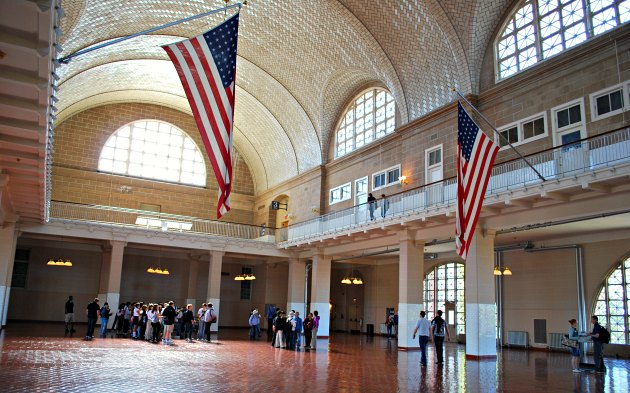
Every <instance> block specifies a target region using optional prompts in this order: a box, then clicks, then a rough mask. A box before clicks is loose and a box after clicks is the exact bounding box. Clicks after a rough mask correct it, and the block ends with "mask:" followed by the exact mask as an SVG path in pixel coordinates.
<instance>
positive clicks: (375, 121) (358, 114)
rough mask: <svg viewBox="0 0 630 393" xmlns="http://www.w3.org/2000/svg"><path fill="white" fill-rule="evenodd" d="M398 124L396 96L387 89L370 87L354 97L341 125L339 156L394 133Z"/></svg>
mask: <svg viewBox="0 0 630 393" xmlns="http://www.w3.org/2000/svg"><path fill="white" fill-rule="evenodd" d="M395 127H396V104H395V102H394V97H392V95H391V94H389V93H388V92H386V91H385V90H383V89H371V90H368V91H366V92H364V93H363V94H361V95H360V96H359V97H357V98H355V99H354V102H353V103H352V105H351V106H350V108H348V111H347V112H346V113H345V114H344V116H343V119H342V120H341V124H339V128H337V135H336V138H335V157H341V156H343V155H346V154H348V153H350V152H352V151H354V150H356V149H358V148H360V147H362V146H365V145H367V144H369V143H371V142H373V141H375V140H377V139H379V138H382V137H384V136H385V135H388V134H391V133H392V132H394V128H395Z"/></svg>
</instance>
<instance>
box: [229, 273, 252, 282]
mask: <svg viewBox="0 0 630 393" xmlns="http://www.w3.org/2000/svg"><path fill="white" fill-rule="evenodd" d="M255 279H256V276H255V275H254V274H253V273H243V274H237V275H236V276H234V281H252V280H255Z"/></svg>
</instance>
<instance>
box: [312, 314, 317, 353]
mask: <svg viewBox="0 0 630 393" xmlns="http://www.w3.org/2000/svg"><path fill="white" fill-rule="evenodd" d="M318 330H319V313H318V312H317V310H315V311H313V329H312V330H311V331H312V334H311V336H312V337H311V349H317V331H318Z"/></svg>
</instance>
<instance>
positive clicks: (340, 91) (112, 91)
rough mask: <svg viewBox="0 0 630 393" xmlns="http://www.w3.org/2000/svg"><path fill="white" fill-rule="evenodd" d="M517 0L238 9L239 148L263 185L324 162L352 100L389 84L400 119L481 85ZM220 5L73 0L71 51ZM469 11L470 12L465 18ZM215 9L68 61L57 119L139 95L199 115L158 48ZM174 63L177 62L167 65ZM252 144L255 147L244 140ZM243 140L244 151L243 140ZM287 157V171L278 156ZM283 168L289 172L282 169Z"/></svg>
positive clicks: (259, 4) (341, 0)
mask: <svg viewBox="0 0 630 393" xmlns="http://www.w3.org/2000/svg"><path fill="white" fill-rule="evenodd" d="M511 3H512V2H511V1H509V0H496V1H490V2H484V1H481V0H473V1H469V0H451V1H448V2H447V1H440V0H414V1H407V2H401V1H398V0H381V1H378V2H365V1H359V0H319V1H304V2H291V1H286V2H274V1H254V2H252V3H250V5H248V6H247V7H245V8H244V9H243V11H242V13H241V26H240V28H239V44H238V45H239V47H238V49H239V59H238V61H237V65H238V69H237V81H236V83H237V104H236V113H235V125H236V126H237V128H238V132H236V131H235V146H237V149H239V151H240V152H241V154H242V157H243V159H244V160H245V161H246V162H247V163H248V165H253V166H257V165H258V166H260V165H262V168H253V167H252V168H250V169H251V172H252V174H253V176H254V178H255V182H256V185H257V192H262V191H264V190H265V189H266V188H268V187H272V186H274V185H277V184H279V183H281V182H282V181H285V180H287V179H289V178H290V177H292V176H297V175H299V174H300V173H302V172H304V171H306V170H308V169H311V168H313V167H315V166H317V165H320V164H322V163H323V162H325V161H326V160H328V159H329V157H327V151H328V143H329V140H330V135H331V134H332V133H334V126H335V122H336V120H337V117H338V116H339V113H340V112H341V111H342V110H343V107H345V105H346V104H347V103H348V102H349V100H350V99H351V98H352V97H351V95H352V94H353V93H354V92H356V91H357V90H358V89H360V88H361V87H362V86H364V85H366V84H378V85H382V86H384V87H386V88H387V89H388V90H389V91H390V92H391V93H392V95H393V96H394V98H395V100H396V103H397V106H398V112H399V118H400V121H401V123H402V124H404V123H407V122H409V121H411V120H413V119H416V118H418V117H420V116H422V115H424V114H426V113H427V112H429V111H431V110H433V109H435V108H437V107H439V106H441V105H444V104H446V103H448V102H449V101H451V100H452V99H453V95H452V93H451V92H450V87H451V86H453V85H455V86H457V87H459V88H460V89H461V90H463V91H464V92H474V91H475V90H476V83H477V81H478V73H479V69H480V67H481V61H482V59H483V54H484V51H485V48H487V45H488V40H489V39H490V36H491V32H492V31H494V28H495V26H496V25H497V23H499V19H500V17H501V16H502V15H503V13H504V10H505V9H506V7H507V5H508V4H511ZM224 4H225V3H224V1H222V0H212V1H209V0H161V1H156V0H137V1H133V2H130V1H123V0H101V1H86V0H64V2H63V7H64V8H65V9H66V15H67V16H66V18H64V19H63V21H62V24H61V28H62V30H63V31H64V33H65V34H64V36H63V37H62V40H61V42H60V43H61V45H62V47H63V48H64V49H65V51H64V52H63V54H64V55H67V54H69V53H74V52H76V51H78V50H81V49H85V48H88V47H90V46H92V45H97V44H100V43H103V42H107V41H108V40H112V39H116V38H119V37H122V36H125V35H129V34H133V33H137V32H138V31H141V30H145V29H148V28H151V27H155V26H158V25H161V24H164V23H168V22H172V21H174V20H177V19H181V18H184V17H188V16H191V15H195V14H199V13H202V12H205V11H208V10H211V9H216V8H219V7H221V6H223V5H224ZM461 10H463V11H466V12H463V14H468V13H470V14H472V15H473V16H471V17H470V18H472V19H468V18H467V17H466V16H465V15H463V14H461V13H458V12H459V11H461ZM224 16H225V15H224V14H223V13H220V14H215V15H213V16H209V17H205V18H202V19H198V20H195V21H190V22H186V23H184V24H180V25H177V26H173V27H169V28H167V29H164V30H161V31H159V32H156V33H155V34H154V35H145V36H140V37H137V38H134V39H132V40H129V41H127V42H124V43H121V44H117V45H115V46H111V47H108V48H104V49H99V50H98V51H94V52H91V53H90V54H87V55H84V56H83V57H82V58H81V57H79V58H76V59H74V60H72V61H71V62H70V64H69V65H66V66H63V67H60V68H59V73H60V74H61V77H62V79H61V93H60V95H59V98H60V102H59V104H58V107H59V108H60V110H61V112H60V116H59V117H61V118H63V117H64V116H68V115H70V114H73V113H77V112H78V111H80V110H84V109H86V108H88V107H90V106H96V105H102V104H104V103H107V102H124V101H125V100H129V101H139V102H151V103H157V104H160V105H166V106H169V107H173V108H175V109H178V110H183V111H186V112H188V113H190V109H189V108H187V104H186V102H185V100H184V99H183V97H184V94H183V89H182V88H181V85H180V84H179V81H178V80H177V77H176V74H175V71H174V68H173V67H172V65H170V64H169V63H168V62H167V61H166V56H165V54H164V53H163V51H162V50H161V48H159V46H160V45H161V44H164V43H168V42H173V41H177V40H179V39H181V38H182V37H192V36H194V35H197V34H199V33H201V32H203V31H205V30H207V29H208V28H210V27H212V26H215V25H216V24H218V23H219V22H220V21H221V20H223V18H224ZM169 67H170V68H169ZM246 141H247V142H246ZM241 143H242V146H241ZM278 157H282V159H287V160H289V161H288V162H287V164H286V165H285V166H283V167H282V168H280V167H279V166H278V165H276V163H275V161H279V160H278V159H277V158H278ZM287 168H288V170H287ZM278 169H281V170H278Z"/></svg>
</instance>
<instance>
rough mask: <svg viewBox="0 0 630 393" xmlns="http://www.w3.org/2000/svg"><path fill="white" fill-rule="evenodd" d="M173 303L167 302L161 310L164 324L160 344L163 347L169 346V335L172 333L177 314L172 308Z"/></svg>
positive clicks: (170, 342)
mask: <svg viewBox="0 0 630 393" xmlns="http://www.w3.org/2000/svg"><path fill="white" fill-rule="evenodd" d="M173 304H174V303H173V301H170V302H168V306H166V308H164V310H162V322H163V323H164V338H163V339H162V343H164V344H165V345H171V344H172V343H173V342H172V341H171V334H172V333H173V324H174V323H175V316H176V315H177V312H176V311H175V307H173Z"/></svg>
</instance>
